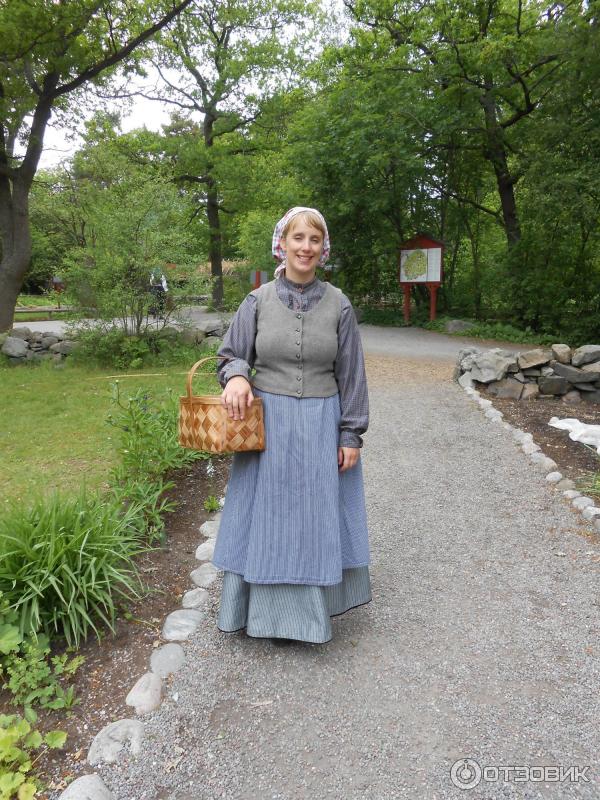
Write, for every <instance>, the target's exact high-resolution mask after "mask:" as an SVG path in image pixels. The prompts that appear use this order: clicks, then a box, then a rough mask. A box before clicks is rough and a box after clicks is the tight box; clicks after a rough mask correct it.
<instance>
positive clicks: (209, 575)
mask: <svg viewBox="0 0 600 800" xmlns="http://www.w3.org/2000/svg"><path fill="white" fill-rule="evenodd" d="M216 577H217V568H216V567H215V566H213V565H212V564H209V563H206V564H202V566H200V567H198V569H195V570H194V571H193V572H192V573H191V574H190V578H191V579H192V580H193V582H194V583H195V584H196V586H200V587H201V588H203V589H208V587H209V586H210V585H211V584H212V583H213V581H214V580H215V578H216Z"/></svg>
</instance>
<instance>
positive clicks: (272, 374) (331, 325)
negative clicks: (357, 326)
mask: <svg viewBox="0 0 600 800" xmlns="http://www.w3.org/2000/svg"><path fill="white" fill-rule="evenodd" d="M325 286H326V289H325V294H324V295H323V297H322V298H321V299H320V300H319V302H318V303H317V305H316V306H314V307H313V308H312V309H311V310H310V311H296V310H294V309H292V308H288V307H287V306H286V305H284V304H283V303H282V302H281V300H280V299H279V297H278V296H277V290H276V288H275V280H272V281H269V283H265V284H263V285H262V286H261V287H259V288H258V289H254V291H252V292H250V294H252V295H254V296H255V297H256V341H255V352H256V358H255V360H254V369H255V370H256V374H255V375H254V377H253V378H252V383H253V384H254V385H255V386H256V388H257V389H262V390H263V391H265V392H272V393H273V394H287V395H290V396H292V397H330V396H331V395H334V394H336V393H337V391H338V385H337V381H336V379H335V374H334V365H335V359H336V357H337V351H338V334H337V330H338V324H339V321H340V315H341V311H342V292H341V290H340V289H338V288H337V287H335V286H332V285H331V284H330V283H326V284H325Z"/></svg>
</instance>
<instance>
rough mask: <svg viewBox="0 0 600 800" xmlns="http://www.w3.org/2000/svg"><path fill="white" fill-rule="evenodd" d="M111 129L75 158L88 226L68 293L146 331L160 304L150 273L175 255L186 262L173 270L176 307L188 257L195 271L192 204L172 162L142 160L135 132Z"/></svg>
mask: <svg viewBox="0 0 600 800" xmlns="http://www.w3.org/2000/svg"><path fill="white" fill-rule="evenodd" d="M108 136H109V138H107V139H106V140H105V141H103V142H99V143H95V142H94V141H93V139H92V141H89V142H88V144H87V147H86V148H84V149H83V150H82V151H81V152H80V153H79V154H78V156H77V158H76V161H75V175H76V179H77V180H76V196H77V202H78V205H79V206H80V207H81V210H80V212H79V213H80V215H81V216H83V217H84V219H85V230H86V234H85V237H84V238H83V240H82V241H81V242H79V243H78V244H74V245H73V246H72V247H71V248H70V249H69V250H68V252H67V254H66V255H65V258H64V261H63V267H64V272H65V277H66V282H67V295H68V297H69V298H70V299H71V300H72V302H74V303H75V304H77V305H80V306H82V307H84V308H89V307H92V308H93V309H94V310H95V314H96V315H97V316H98V317H99V318H100V319H103V320H107V321H111V320H112V319H113V318H114V317H118V318H119V319H120V320H121V324H122V326H123V328H124V330H125V331H126V332H128V333H129V332H131V331H133V332H135V333H136V334H139V333H140V332H141V331H142V330H144V329H145V328H146V327H147V325H148V310H149V308H150V307H151V306H152V305H154V296H153V295H152V294H151V292H150V274H151V273H152V272H153V271H154V270H156V269H159V270H160V271H161V272H162V271H168V270H167V268H166V263H167V262H169V263H173V264H178V265H180V267H179V270H175V271H173V270H172V269H171V270H169V271H168V272H169V279H170V280H171V285H170V286H169V292H168V294H167V298H168V300H169V303H170V306H171V310H172V309H173V307H174V306H173V299H172V298H173V296H174V294H175V296H177V294H178V293H177V291H176V286H177V282H178V280H180V279H182V278H183V273H185V272H186V265H188V269H187V272H188V273H189V264H188V262H189V261H190V259H193V257H194V248H193V237H192V230H191V229H190V227H189V226H188V224H187V223H188V220H189V217H190V208H189V206H188V204H187V202H186V200H185V199H184V198H182V197H181V194H180V193H179V192H178V190H177V186H176V185H175V183H174V182H173V180H172V176H171V175H170V174H169V173H168V171H167V170H164V169H161V168H160V166H157V165H153V164H151V163H144V164H141V165H140V164H139V163H137V162H136V160H135V145H136V142H135V140H134V141H132V140H131V139H132V137H127V136H118V135H117V134H116V133H115V132H111V133H109V134H108ZM90 138H92V137H91V135H90V136H88V139H90ZM146 146H148V143H146ZM132 150H133V152H132ZM175 305H176V304H175Z"/></svg>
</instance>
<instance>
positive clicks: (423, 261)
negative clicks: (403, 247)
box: [402, 250, 427, 281]
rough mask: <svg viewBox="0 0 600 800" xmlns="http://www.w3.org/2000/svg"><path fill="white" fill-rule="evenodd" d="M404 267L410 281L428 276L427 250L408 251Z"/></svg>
mask: <svg viewBox="0 0 600 800" xmlns="http://www.w3.org/2000/svg"><path fill="white" fill-rule="evenodd" d="M402 266H403V267H404V274H405V275H406V277H407V279H408V280H409V281H414V280H416V279H417V278H420V277H421V276H425V275H427V253H426V252H425V250H407V251H406V258H405V259H404V263H403V265H402Z"/></svg>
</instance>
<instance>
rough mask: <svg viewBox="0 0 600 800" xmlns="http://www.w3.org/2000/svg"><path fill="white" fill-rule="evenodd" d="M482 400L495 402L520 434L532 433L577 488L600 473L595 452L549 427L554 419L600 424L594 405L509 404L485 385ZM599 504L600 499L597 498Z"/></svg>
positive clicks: (552, 400) (551, 400) (554, 401)
mask: <svg viewBox="0 0 600 800" xmlns="http://www.w3.org/2000/svg"><path fill="white" fill-rule="evenodd" d="M478 391H479V392H480V394H481V396H482V397H487V398H488V399H489V400H491V401H492V404H493V406H494V408H497V409H498V410H499V411H501V412H502V413H503V414H504V417H505V419H506V420H507V421H508V422H510V423H511V425H514V426H515V427H517V428H521V430H524V431H527V432H528V433H531V435H532V436H533V441H534V442H535V443H536V444H538V445H539V446H540V447H541V448H542V451H543V452H544V453H545V454H546V455H547V456H549V457H550V458H551V459H552V460H553V461H556V464H557V465H558V470H559V472H562V474H563V475H564V476H565V478H571V480H573V481H575V482H576V483H577V485H578V486H580V485H581V484H582V483H585V482H586V481H588V480H590V479H591V477H592V476H593V475H594V473H596V472H600V456H598V455H597V453H596V452H595V451H594V450H591V449H590V448H589V447H586V446H585V445H583V444H581V442H574V441H573V440H572V439H570V438H569V432H568V431H563V430H559V429H558V428H553V427H552V426H551V425H549V424H548V423H549V422H550V419H551V418H552V417H558V418H559V419H566V418H568V417H570V418H574V419H578V420H579V421H580V422H585V423H589V424H591V425H598V424H600V408H599V407H598V406H597V405H594V404H592V403H585V402H582V403H578V404H571V403H564V402H563V401H562V400H561V399H560V398H557V397H553V396H540V397H538V398H535V399H532V400H510V399H506V398H502V399H501V398H498V397H492V396H491V395H489V394H488V393H487V392H486V391H485V387H484V385H480V386H478ZM598 499H599V500H600V495H598Z"/></svg>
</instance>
